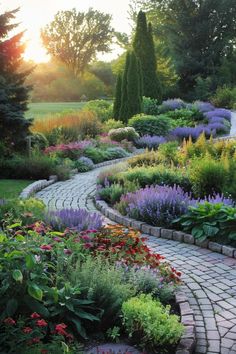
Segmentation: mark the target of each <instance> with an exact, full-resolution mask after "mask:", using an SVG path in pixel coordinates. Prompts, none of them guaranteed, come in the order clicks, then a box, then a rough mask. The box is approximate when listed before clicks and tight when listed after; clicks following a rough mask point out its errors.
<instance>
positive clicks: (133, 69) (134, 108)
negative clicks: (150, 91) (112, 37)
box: [127, 51, 141, 118]
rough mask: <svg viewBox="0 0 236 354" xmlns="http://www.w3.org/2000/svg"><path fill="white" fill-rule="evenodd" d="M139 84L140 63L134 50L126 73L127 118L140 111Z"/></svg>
mask: <svg viewBox="0 0 236 354" xmlns="http://www.w3.org/2000/svg"><path fill="white" fill-rule="evenodd" d="M140 84H141V79H140V65H139V62H138V59H137V57H136V55H135V53H134V51H132V52H131V53H130V63H129V67H128V74H127V96H128V114H127V116H128V118H131V117H132V116H134V115H135V114H137V113H140V112H141V94H140V92H141V91H140V90H141V87H140Z"/></svg>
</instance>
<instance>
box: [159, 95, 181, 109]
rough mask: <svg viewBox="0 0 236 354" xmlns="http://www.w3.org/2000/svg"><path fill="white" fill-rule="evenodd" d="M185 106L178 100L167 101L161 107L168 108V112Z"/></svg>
mask: <svg viewBox="0 0 236 354" xmlns="http://www.w3.org/2000/svg"><path fill="white" fill-rule="evenodd" d="M185 105H186V104H185V102H184V101H182V100H181V99H180V98H174V99H169V100H166V101H163V102H162V106H164V108H168V109H169V110H170V111H174V110H176V109H181V108H185Z"/></svg>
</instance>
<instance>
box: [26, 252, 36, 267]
mask: <svg viewBox="0 0 236 354" xmlns="http://www.w3.org/2000/svg"><path fill="white" fill-rule="evenodd" d="M25 263H26V267H27V268H28V269H33V268H34V266H35V264H36V260H35V257H34V255H33V254H27V255H26V256H25Z"/></svg>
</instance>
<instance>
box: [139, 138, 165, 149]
mask: <svg viewBox="0 0 236 354" xmlns="http://www.w3.org/2000/svg"><path fill="white" fill-rule="evenodd" d="M165 142H166V139H165V138H164V137H163V136H156V135H154V136H151V135H144V136H142V137H141V138H139V139H138V140H137V142H136V144H137V146H138V147H142V148H148V149H149V150H151V149H157V148H158V146H159V145H160V144H164V143H165Z"/></svg>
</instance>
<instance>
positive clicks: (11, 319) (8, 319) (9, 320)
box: [3, 317, 16, 326]
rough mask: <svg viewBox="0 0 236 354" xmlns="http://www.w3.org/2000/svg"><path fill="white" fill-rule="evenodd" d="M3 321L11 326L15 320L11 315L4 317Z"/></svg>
mask: <svg viewBox="0 0 236 354" xmlns="http://www.w3.org/2000/svg"><path fill="white" fill-rule="evenodd" d="M3 322H4V323H5V324H8V325H11V326H13V325H15V324H16V321H15V320H13V318H11V317H7V318H5V320H4V321H3Z"/></svg>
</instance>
